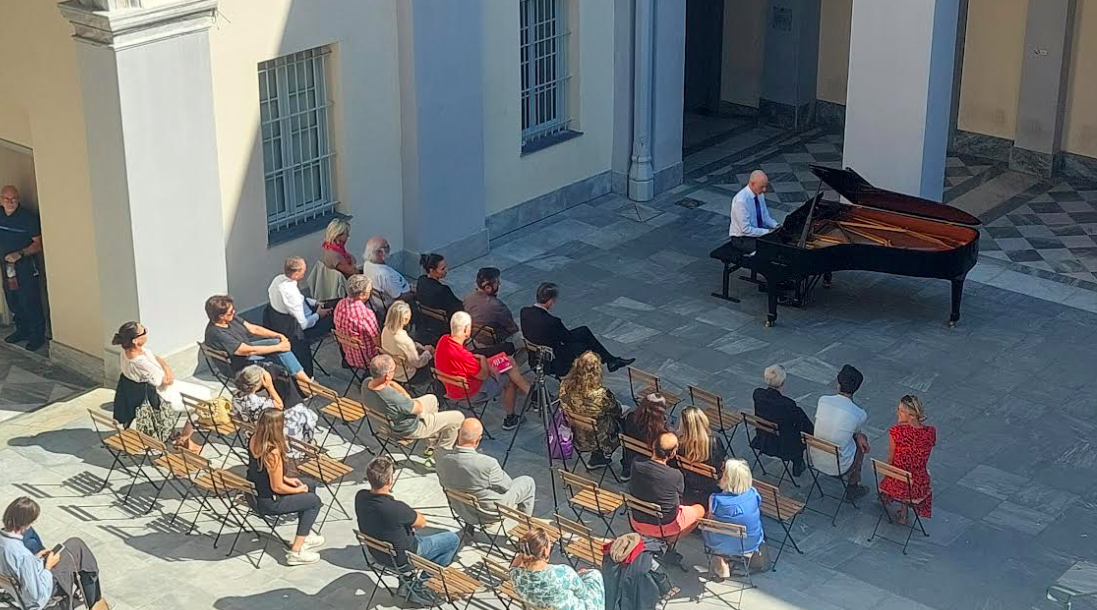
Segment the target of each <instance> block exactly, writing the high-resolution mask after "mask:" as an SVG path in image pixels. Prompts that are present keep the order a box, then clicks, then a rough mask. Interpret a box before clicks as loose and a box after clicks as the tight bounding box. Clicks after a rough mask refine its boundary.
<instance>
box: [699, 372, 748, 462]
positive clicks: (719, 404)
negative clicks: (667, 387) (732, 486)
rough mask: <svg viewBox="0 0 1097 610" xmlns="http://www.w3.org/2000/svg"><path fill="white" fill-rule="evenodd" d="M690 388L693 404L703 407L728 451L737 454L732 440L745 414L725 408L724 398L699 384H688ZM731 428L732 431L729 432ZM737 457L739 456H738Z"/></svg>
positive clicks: (709, 421)
mask: <svg viewBox="0 0 1097 610" xmlns="http://www.w3.org/2000/svg"><path fill="white" fill-rule="evenodd" d="M686 387H687V388H688V389H689V401H690V404H692V405H693V406H695V407H697V408H699V409H701V410H702V411H704V412H705V415H706V416H708V423H709V426H710V427H711V428H712V429H713V431H715V432H719V433H720V434H721V435H722V436H723V437H724V440H725V441H726V442H727V446H728V451H730V452H731V455H732V456H735V448H734V447H733V446H732V444H731V441H733V440H735V433H736V432H738V431H739V425H740V424H742V423H743V416H742V415H741V414H739V413H736V412H734V411H728V410H726V409H724V399H723V398H720V396H718V395H716V394H713V393H712V392H709V391H707V390H702V389H701V388H699V387H697V386H692V385H691V386H686ZM728 430H731V433H730V434H729V433H728ZM736 457H737V456H736Z"/></svg>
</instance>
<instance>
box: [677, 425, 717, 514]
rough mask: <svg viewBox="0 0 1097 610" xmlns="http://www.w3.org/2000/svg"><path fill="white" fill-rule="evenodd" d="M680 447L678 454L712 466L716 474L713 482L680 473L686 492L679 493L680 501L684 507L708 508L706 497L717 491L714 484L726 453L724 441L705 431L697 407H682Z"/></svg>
mask: <svg viewBox="0 0 1097 610" xmlns="http://www.w3.org/2000/svg"><path fill="white" fill-rule="evenodd" d="M679 434H680V436H681V441H682V442H681V447H680V449H679V451H678V455H679V456H681V457H683V458H685V459H687V460H689V461H691V462H696V463H698V464H704V465H706V466H712V469H713V470H715V471H716V477H717V478H716V480H713V479H712V478H710V477H706V476H704V475H700V474H697V473H695V472H690V471H688V470H683V471H682V477H683V478H684V479H685V482H686V491H685V493H683V494H682V501H683V502H685V503H686V504H700V505H702V506H708V498H709V496H711V495H712V494H714V493H716V492H717V491H720V487H719V485H718V484H717V481H718V480H719V478H720V477H721V476H723V474H724V461H725V460H726V459H727V455H728V451H727V447H725V446H724V439H723V438H721V437H720V436H717V435H714V434H713V433H712V429H711V428H709V422H708V416H707V415H705V412H704V411H702V410H701V409H698V408H697V407H686V408H685V409H684V410H683V411H682V423H681V430H680V432H679Z"/></svg>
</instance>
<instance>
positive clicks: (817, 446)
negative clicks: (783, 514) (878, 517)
mask: <svg viewBox="0 0 1097 610" xmlns="http://www.w3.org/2000/svg"><path fill="white" fill-rule="evenodd" d="M800 438H802V439H804V444H805V445H807V451H806V452H805V453H807V466H808V471H809V472H811V478H812V482H811V487H810V488H808V497H807V498H805V499H804V505H805V507H806V508H807V509H808V510H810V511H812V512H816V513H819V514H821V515H826V516H828V517H830V524H831V525H832V526H833V525H837V520H838V513H839V512H841V510H842V505H843V504H845V503H846V502H847V501H848V502H849V503H850V504H852V505H853V508H858V506H857V501H856V500H854V499H853V498H848V499H847V498H846V486H847V477H846V475H844V474H839V475H832V474H828V473H825V472H823V471H821V470H819V467H818V464H816V462H815V456H814V455H813V453H814V452H813V451H812V450H813V449H814V450H815V451H817V452H819V453H820V454H822V455H825V456H826V458H825V459H826V461H827V462H828V463H829V462H831V461H832V460H833V464H834V469H835V472H842V458H841V454H840V452H839V449H838V445H835V444H834V443H832V442H830V441H825V440H823V439H821V438H818V437H815V436H812V435H810V434H808V433H807V432H801V433H800ZM819 477H824V478H831V479H838V481H839V482H840V483H841V484H842V491H841V492H839V493H838V495H836V496H832V495H829V494H827V493H825V492H824V491H823V486H822V485H821V484H820V483H819ZM816 489H818V490H819V499H820V500H822V499H823V498H830V499H832V500H837V501H838V507H837V508H835V509H834V513H827V512H823V511H821V510H818V509H815V508H812V507H811V506H810V504H811V496H812V494H813V493H814V492H815V490H816Z"/></svg>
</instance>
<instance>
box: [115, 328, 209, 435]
mask: <svg viewBox="0 0 1097 610" xmlns="http://www.w3.org/2000/svg"><path fill="white" fill-rule="evenodd" d="M148 334H149V330H148V328H146V327H145V326H144V325H143V324H141V323H139V322H126V323H125V324H123V325H122V326H121V327H119V329H118V332H117V333H115V334H114V338H113V339H112V340H111V344H112V345H117V346H119V347H121V348H122V353H121V354H119V355H118V366H119V369H120V370H121V372H122V376H123V377H125V378H126V379H128V380H130V381H132V382H134V383H139V384H147V385H148V386H149V387H151V388H155V391H156V395H157V396H158V397H159V399H160V400H159V402H160V405H159V406H160V409H158V410H160V411H163V413H162V415H161V417H162V419H164V420H165V421H170V422H171V425H172V427H174V425H175V422H176V421H178V420H179V418H180V416H181V415H182V414H183V413H186V407H185V406H184V405H183V394H187V395H188V396H193V397H194V398H197V399H199V400H205V399H207V398H209V395H210V391H209V388H207V387H206V386H203V385H198V384H197V383H190V382H188V381H183V380H180V379H176V378H175V374H174V372H173V371H172V370H171V366H169V365H168V363H167V361H166V360H164V359H163V358H161V357H160V356H157V355H156V354H154V353H152V350H150V349H147V348H146V347H145V343H146V342H147V341H148ZM149 405H150V406H152V407H154V408H155V405H152V403H151V401H150V403H149ZM115 415H116V417H115V419H118V418H117V415H118V414H117V413H115ZM133 415H136V413H133ZM119 421H120V422H121V423H122V424H123V425H129V423H130V422H129V421H125V422H122V421H121V420H119ZM130 421H132V419H131V420H130ZM142 432H145V431H144V430H142ZM193 435H194V426H192V425H191V423H190V421H189V420H188V421H187V422H186V423H185V424H184V425H183V429H182V431H180V432H179V433H178V434H176V435H174V436H173V438H172V441H173V442H174V444H175V446H176V447H182V448H185V449H189V450H191V451H194V452H196V453H197V452H198V451H201V449H202V447H201V445H199V444H197V443H195V442H194V441H193V440H191V438H192V436H193Z"/></svg>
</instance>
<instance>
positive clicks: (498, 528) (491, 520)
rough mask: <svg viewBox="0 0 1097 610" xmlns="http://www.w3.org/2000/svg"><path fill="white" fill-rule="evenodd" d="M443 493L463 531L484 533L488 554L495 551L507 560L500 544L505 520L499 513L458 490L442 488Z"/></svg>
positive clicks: (472, 496)
mask: <svg viewBox="0 0 1097 610" xmlns="http://www.w3.org/2000/svg"><path fill="white" fill-rule="evenodd" d="M442 492H443V493H444V494H446V503H447V504H449V510H450V513H451V514H452V515H453V520H454V521H456V522H457V523H458V524H459V525H460V526H461V528H462V529H464V530H467V531H470V532H472V533H473V535H475V533H476V531H477V530H479V531H481V532H483V533H484V535H485V536H487V538H488V550H487V552H486V554H487V555H491V552H492V550H495V551H496V552H498V553H499V556H500V557H502V558H504V559H506V558H507V557H506V555H504V554H503V550H502V549H500V548H499V544H498V539H499V536H500V535H501V534H502V533H503V531H502V530H503V520H502V517H501V516H500V515H499V513H498V512H492V511H489V510H487V509H485V508H484V507H482V506H480V500H478V499H477V498H476V496H474V495H472V494H470V493H467V492H463V491H458V490H456V489H446V488H445V487H443V488H442ZM469 514H472V515H474V519H473V520H471V521H470V520H469V518H468V515H469Z"/></svg>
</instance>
